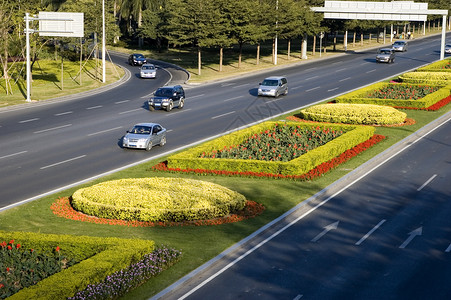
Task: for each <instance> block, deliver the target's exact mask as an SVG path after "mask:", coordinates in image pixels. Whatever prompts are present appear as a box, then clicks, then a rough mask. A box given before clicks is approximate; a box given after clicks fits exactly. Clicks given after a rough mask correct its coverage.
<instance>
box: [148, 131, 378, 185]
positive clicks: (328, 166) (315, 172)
mask: <svg viewBox="0 0 451 300" xmlns="http://www.w3.org/2000/svg"><path fill="white" fill-rule="evenodd" d="M384 139H385V136H383V135H379V134H375V135H373V136H372V137H371V138H370V139H368V140H367V141H365V142H363V143H360V144H358V145H357V146H355V147H353V148H351V149H349V150H347V151H345V152H343V153H342V154H340V155H339V156H337V157H335V158H333V159H332V160H330V161H327V162H325V163H322V164H320V165H319V166H317V167H315V168H313V169H312V170H310V171H309V172H308V173H306V174H303V175H282V174H271V173H264V172H259V173H256V172H238V171H225V170H207V169H180V168H169V167H168V165H167V162H160V163H158V164H157V165H155V166H153V167H152V170H154V171H162V172H175V173H177V172H182V173H192V174H198V175H205V174H207V175H222V176H244V177H261V178H277V179H293V180H312V179H314V178H317V177H319V176H322V175H324V174H325V173H327V172H328V171H330V170H332V169H333V168H335V167H337V166H338V165H340V164H342V163H344V162H346V161H348V160H349V159H351V158H352V157H354V156H356V155H358V154H359V153H361V152H363V151H365V150H367V149H368V148H370V147H372V146H373V145H375V144H377V143H379V142H380V141H382V140H384Z"/></svg>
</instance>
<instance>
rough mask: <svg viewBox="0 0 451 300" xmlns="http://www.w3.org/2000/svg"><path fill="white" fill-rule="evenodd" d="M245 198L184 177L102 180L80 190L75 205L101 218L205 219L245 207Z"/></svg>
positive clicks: (73, 200)
mask: <svg viewBox="0 0 451 300" xmlns="http://www.w3.org/2000/svg"><path fill="white" fill-rule="evenodd" d="M245 204H246V198H245V197H244V196H243V195H241V194H239V193H237V192H234V191H232V190H229V189H227V188H225V187H223V186H220V185H217V184H213V183H209V182H204V181H200V180H193V179H183V178H139V179H123V180H116V181H108V182H103V183H100V184H97V185H94V186H91V187H87V188H82V189H79V190H77V191H76V192H75V193H74V194H73V195H72V205H73V207H74V208H75V209H77V210H79V211H82V212H84V213H85V214H88V215H92V216H97V217H100V218H110V219H120V220H139V221H152V222H156V221H183V220H202V219H211V218H216V217H221V216H225V215H227V214H230V213H233V212H236V211H239V210H242V209H243V208H244V206H245Z"/></svg>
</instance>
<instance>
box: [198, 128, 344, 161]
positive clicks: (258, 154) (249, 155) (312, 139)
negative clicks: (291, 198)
mask: <svg viewBox="0 0 451 300" xmlns="http://www.w3.org/2000/svg"><path fill="white" fill-rule="evenodd" d="M342 134H343V131H342V130H331V129H330V128H321V127H312V128H305V127H301V126H298V127H290V126H275V127H273V128H271V129H268V130H266V131H265V132H262V133H260V134H257V133H256V134H254V135H252V136H251V137H249V138H248V139H247V140H245V141H244V142H242V143H241V144H240V145H235V146H229V147H226V146H225V147H224V148H223V149H220V150H213V151H211V152H209V153H202V154H201V156H200V157H201V158H230V159H256V160H265V161H290V160H292V159H295V158H297V157H299V156H301V155H302V154H304V153H307V152H308V151H310V150H312V149H315V148H317V147H319V146H322V145H324V144H326V143H327V142H330V141H332V140H333V139H335V138H336V137H339V136H341V135H342Z"/></svg>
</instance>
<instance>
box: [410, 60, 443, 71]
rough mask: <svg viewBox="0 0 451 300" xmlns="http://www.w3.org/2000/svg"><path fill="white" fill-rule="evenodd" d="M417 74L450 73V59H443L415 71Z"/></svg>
mask: <svg viewBox="0 0 451 300" xmlns="http://www.w3.org/2000/svg"><path fill="white" fill-rule="evenodd" d="M417 71H419V72H425V71H428V72H451V59H449V58H448V59H443V60H439V61H436V62H434V63H432V64H429V65H427V66H424V67H422V68H419V69H417Z"/></svg>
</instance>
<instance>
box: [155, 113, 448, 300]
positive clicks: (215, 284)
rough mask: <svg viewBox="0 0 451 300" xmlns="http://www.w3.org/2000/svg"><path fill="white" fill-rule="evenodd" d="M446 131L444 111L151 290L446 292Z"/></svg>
mask: <svg viewBox="0 0 451 300" xmlns="http://www.w3.org/2000/svg"><path fill="white" fill-rule="evenodd" d="M450 132H451V113H448V114H447V115H446V116H445V117H443V118H441V120H440V122H439V123H438V124H436V125H433V126H430V128H428V129H427V130H423V131H421V132H419V133H418V134H417V135H418V136H415V137H411V138H408V140H405V141H403V142H400V143H398V144H397V145H396V146H395V147H394V149H393V151H390V152H387V153H385V154H383V155H381V157H380V158H378V159H376V160H375V161H374V162H372V163H370V164H369V165H368V166H366V167H365V168H364V170H362V172H361V174H356V175H349V178H343V179H341V181H343V182H342V183H341V184H339V186H340V187H339V188H340V189H339V190H338V191H336V192H330V193H325V194H323V195H320V196H318V197H312V200H311V202H308V201H307V202H306V203H304V204H301V205H299V206H298V208H297V209H296V210H293V212H292V213H291V214H289V215H288V216H286V217H285V218H283V219H281V220H280V221H279V222H277V223H276V224H275V225H274V226H271V227H269V228H268V229H267V230H265V231H262V232H261V233H259V234H258V235H256V236H255V237H253V238H252V239H250V240H248V241H246V242H245V243H243V245H242V246H241V247H237V248H236V249H235V250H234V251H230V252H229V253H227V254H225V255H224V257H222V258H220V259H219V260H217V261H215V262H214V263H211V264H210V265H209V266H202V267H201V268H200V269H201V270H200V271H199V272H197V273H196V272H194V273H195V274H193V275H191V274H190V275H189V276H187V277H186V281H183V282H182V281H181V282H179V283H177V284H175V285H174V286H172V287H170V288H169V289H168V290H166V291H164V292H163V293H161V294H159V295H157V296H155V297H154V298H152V299H179V300H182V299H221V300H222V299H247V300H250V299H259V300H261V299H293V300H299V299H321V300H326V299H346V300H349V299H365V300H371V299H378V300H379V299H396V300H403V299H406V300H407V299H409V300H412V299H449V298H450V295H451V285H450V284H449V278H450V277H451V256H450V255H451V253H450V252H451V222H450V218H449V216H450V214H451V202H450V201H449V200H450V199H451V198H450V196H451V186H450V182H451V168H450V163H451V151H450V149H451V135H450V134H449V133H450ZM309 200H310V199H309Z"/></svg>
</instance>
